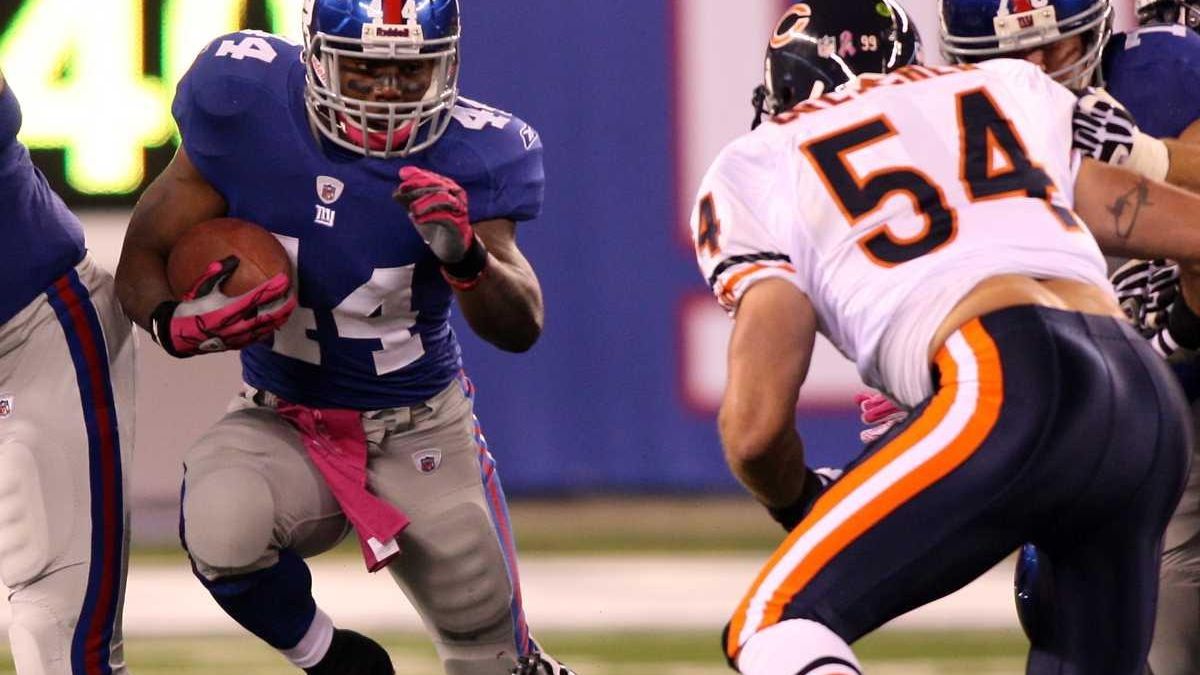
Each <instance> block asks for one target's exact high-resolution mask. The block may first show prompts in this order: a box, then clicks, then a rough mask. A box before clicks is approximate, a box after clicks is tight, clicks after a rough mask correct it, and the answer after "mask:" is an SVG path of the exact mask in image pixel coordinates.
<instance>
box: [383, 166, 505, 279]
mask: <svg viewBox="0 0 1200 675" xmlns="http://www.w3.org/2000/svg"><path fill="white" fill-rule="evenodd" d="M392 199H395V200H396V201H397V202H400V203H401V204H403V205H404V207H405V208H406V209H408V217H409V218H410V219H411V220H412V223H413V226H414V227H416V228H417V232H419V233H420V234H421V238H422V239H424V240H425V243H426V244H428V245H429V248H430V249H431V250H432V251H433V254H434V255H435V256H437V258H438V260H440V261H441V262H442V276H443V277H445V278H446V281H448V282H449V283H450V285H451V286H454V287H455V288H457V289H459V290H468V289H470V288H474V287H475V285H476V284H477V283H478V282H479V277H480V275H482V274H483V270H484V268H485V267H487V262H488V252H487V249H486V248H484V246H483V242H482V241H480V240H479V238H478V237H476V236H475V228H473V227H471V221H470V214H469V211H468V210H467V192H466V190H464V189H463V188H462V186H461V185H459V184H458V183H455V182H454V181H453V180H450V179H449V178H446V177H445V176H441V175H438V174H436V173H433V172H432V171H426V170H424V169H418V168H417V167H415V166H406V167H404V168H402V169H400V187H398V188H396V191H395V192H393V193H392Z"/></svg>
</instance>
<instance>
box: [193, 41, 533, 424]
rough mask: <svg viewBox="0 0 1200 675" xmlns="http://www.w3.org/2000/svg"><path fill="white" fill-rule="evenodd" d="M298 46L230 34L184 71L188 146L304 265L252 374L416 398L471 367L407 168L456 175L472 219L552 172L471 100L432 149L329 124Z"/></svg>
mask: <svg viewBox="0 0 1200 675" xmlns="http://www.w3.org/2000/svg"><path fill="white" fill-rule="evenodd" d="M300 52H301V50H300V47H299V46H298V45H296V44H293V43H290V42H288V41H285V40H283V39H282V38H278V37H274V36H270V35H267V34H264V33H258V32H253V31H246V32H241V33H234V34H232V35H227V36H224V37H221V38H217V39H216V40H215V41H214V42H213V43H212V44H210V45H209V46H208V47H207V48H206V49H205V50H204V51H203V52H201V54H200V56H199V57H197V59H196V62H195V63H194V64H193V65H192V67H191V69H190V70H189V71H188V73H187V74H186V75H185V76H184V78H183V79H182V80H181V81H180V83H179V88H178V90H177V92H176V95H175V103H174V106H173V112H174V115H175V119H176V120H177V122H178V124H179V132H180V135H181V136H182V138H183V146H184V148H185V149H186V151H187V153H188V156H189V157H190V159H191V160H192V163H193V164H195V166H196V168H197V169H198V170H199V171H200V173H201V174H202V175H203V176H204V177H205V179H207V180H208V182H209V183H211V184H212V186H213V187H214V188H215V189H216V190H217V191H218V192H219V193H220V194H221V195H222V196H223V197H224V198H225V201H226V203H227V204H228V205H229V215H230V216H234V217H238V218H244V219H246V220H249V221H252V222H254V223H258V224H259V225H262V226H263V227H265V228H267V229H268V230H270V231H271V232H272V233H274V234H275V236H276V237H278V238H279V240H280V241H281V242H282V243H283V244H284V247H285V248H286V249H287V250H288V252H289V253H290V254H291V255H292V257H293V262H294V264H295V266H296V281H297V284H298V291H299V301H300V306H299V307H298V308H297V309H296V311H295V313H294V314H293V315H292V317H291V319H290V320H289V321H288V323H287V324H286V325H285V326H284V327H283V328H282V329H280V330H279V331H278V332H277V333H276V334H275V336H274V340H273V342H270V343H259V344H255V345H253V346H251V347H248V348H246V349H244V350H243V351H242V370H243V376H244V377H245V379H246V381H247V382H248V383H249V384H251V385H253V386H255V387H259V388H262V389H266V390H269V391H271V392H274V393H275V394H278V395H279V396H281V397H283V398H284V399H286V400H290V401H293V402H297V403H302V404H306V405H311V406H320V407H337V408H351V409H356V410H371V409H378V408H386V407H393V406H403V405H411V404H414V403H417V402H420V401H424V400H426V399H428V398H430V397H431V396H433V395H434V394H436V393H438V392H439V391H441V390H442V389H443V388H445V387H446V386H447V385H448V384H449V383H450V382H451V380H452V379H453V378H454V377H455V375H456V374H457V372H458V371H459V369H460V368H461V361H460V357H459V347H458V341H457V340H456V338H455V336H454V332H453V330H451V328H450V325H449V322H448V319H449V316H450V301H451V299H452V298H453V292H452V291H451V289H450V287H449V286H448V285H447V284H446V282H445V280H444V279H443V278H442V276H441V273H440V264H439V262H438V260H437V259H436V258H435V257H434V255H433V253H432V251H430V249H429V247H428V246H427V245H426V244H425V242H423V241H422V240H421V237H420V236H419V235H418V233H417V231H416V229H415V228H414V227H413V225H412V223H411V222H410V221H409V219H408V213H407V211H406V210H405V209H404V207H403V206H401V205H399V204H397V203H396V202H395V201H393V200H392V197H391V195H392V192H393V191H394V190H395V189H396V187H397V185H398V184H399V177H398V174H399V171H400V168H401V167H404V166H408V165H412V166H418V167H421V168H424V169H428V170H430V171H434V172H436V173H439V174H442V175H444V176H447V177H449V178H452V179H453V180H455V181H456V182H458V184H459V185H462V186H463V188H464V189H465V190H466V191H467V196H468V204H469V208H470V218H471V221H472V222H479V221H484V220H489V219H496V218H503V219H509V220H514V221H520V220H528V219H531V218H534V217H536V216H537V215H538V214H539V213H540V211H541V206H542V194H543V186H544V175H543V171H542V146H541V142H540V140H539V138H538V135H537V133H536V132H535V131H534V130H533V129H532V128H531V127H530V126H529V125H527V124H525V123H524V122H522V121H521V120H519V119H517V118H515V117H513V116H511V115H509V114H507V113H504V112H501V111H499V110H495V109H493V108H489V107H487V106H484V105H481V104H478V103H474V102H471V101H468V100H465V99H460V100H459V103H458V105H457V106H456V108H455V110H454V118H453V121H452V122H451V123H450V126H449V127H448V128H447V130H446V132H445V134H444V135H443V136H442V137H441V139H439V140H438V142H437V143H436V144H434V145H433V146H432V147H431V148H429V149H428V150H425V151H423V152H421V153H418V154H415V155H411V156H409V157H405V158H396V159H386V160H385V159H375V158H366V157H363V156H361V155H356V154H352V153H349V152H347V151H345V150H342V149H340V148H337V147H335V146H334V145H333V144H331V143H329V142H327V141H324V140H321V139H319V138H318V137H317V136H316V135H314V132H313V131H312V130H311V128H310V126H309V121H308V117H307V114H306V111H305V105H304V66H303V64H302V62H301V56H300Z"/></svg>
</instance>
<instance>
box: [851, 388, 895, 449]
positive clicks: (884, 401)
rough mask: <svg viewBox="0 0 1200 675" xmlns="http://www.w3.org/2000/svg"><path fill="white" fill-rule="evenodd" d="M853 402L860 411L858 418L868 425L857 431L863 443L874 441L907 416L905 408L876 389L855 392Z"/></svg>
mask: <svg viewBox="0 0 1200 675" xmlns="http://www.w3.org/2000/svg"><path fill="white" fill-rule="evenodd" d="M854 402H855V403H857V404H858V409H859V412H860V413H861V416H860V417H859V419H861V420H862V423H863V424H865V425H867V427H868V428H867V429H863V430H862V431H860V432H858V437H859V438H860V439H861V440H862V442H863V443H874V442H875V441H877V440H879V438H881V437H882V436H883V435H884V434H886V433H887V432H889V431H891V429H892V427H894V426H896V425H897V424H899V423H900V422H902V421H904V420H905V419H906V418H907V417H908V411H907V410H905V409H903V408H901V407H900V406H899V404H897V403H896V402H895V401H893V400H892V399H890V398H888V397H887V396H884V395H883V394H881V393H879V392H877V391H876V392H862V393H860V394H855V395H854Z"/></svg>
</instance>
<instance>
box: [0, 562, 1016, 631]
mask: <svg viewBox="0 0 1200 675" xmlns="http://www.w3.org/2000/svg"><path fill="white" fill-rule="evenodd" d="M763 561H764V557H763V556H761V555H738V554H690V555H675V556H672V555H662V554H642V555H619V554H614V555H526V556H524V557H523V558H522V560H521V569H520V573H521V586H522V593H523V600H524V604H525V609H526V616H527V617H528V618H529V622H530V625H531V626H533V628H534V629H535V630H543V631H585V630H586V631H619V630H719V629H720V627H721V626H722V625H724V624H725V622H726V621H727V620H728V618H729V615H730V613H731V612H732V610H733V608H734V607H735V606H736V604H737V602H738V601H739V600H740V599H741V594H742V593H743V592H744V591H745V590H746V589H747V588H748V587H749V585H750V583H751V582H752V581H753V579H754V576H755V575H756V574H757V572H758V570H759V567H760V566H761V564H762V563H763ZM310 565H311V567H312V573H313V588H314V595H315V596H316V599H317V603H318V604H319V605H320V606H321V607H322V608H323V609H324V610H325V611H326V612H327V613H328V614H329V615H330V616H332V617H333V619H334V621H335V622H337V623H338V624H339V625H343V626H347V627H353V628H359V629H363V630H379V631H392V632H410V631H411V632H415V631H420V630H421V624H420V619H419V618H418V616H417V615H416V613H415V612H414V611H413V610H412V609H411V608H410V607H409V605H408V602H407V600H406V599H405V597H404V595H403V594H402V593H401V592H400V590H399V589H398V588H397V587H396V586H395V585H394V584H393V582H392V580H391V578H390V577H389V576H388V575H387V573H385V572H384V573H378V574H368V573H367V571H366V569H365V568H364V566H363V564H362V561H361V560H360V559H358V558H356V557H351V556H347V555H335V556H326V557H325V558H318V559H315V560H313V561H310ZM4 597H5V599H4V600H3V602H0V630H4V631H7V628H8V624H9V619H10V611H9V605H8V601H7V593H4ZM890 625H891V626H893V627H895V628H906V629H921V630H991V629H1012V628H1015V627H1016V626H1017V621H1016V614H1015V612H1014V610H1013V603H1012V561H1011V559H1010V560H1007V561H1005V562H1003V563H1001V564H1000V565H999V566H997V567H996V568H995V569H993V570H992V571H990V572H988V573H987V574H985V575H984V576H982V577H980V578H979V579H977V580H976V581H975V582H974V583H972V584H970V585H968V586H967V587H966V588H963V589H962V590H960V591H958V592H957V593H955V594H953V595H951V596H949V597H946V598H943V599H942V600H940V601H938V602H936V603H933V604H931V605H929V606H926V607H923V608H921V609H918V610H916V611H914V612H912V613H910V614H908V615H906V616H904V617H901V618H900V619H897V620H896V621H895V622H893V623H892V624H890ZM240 631H241V628H240V627H238V626H237V625H236V624H235V623H234V622H233V621H232V620H231V619H229V618H228V617H227V616H225V614H224V613H223V612H222V611H221V610H220V608H218V607H217V605H216V603H215V602H213V600H212V599H211V598H210V597H209V596H208V594H207V592H205V590H204V589H203V587H202V586H201V585H200V583H199V582H198V581H197V580H196V579H195V578H194V577H193V576H192V574H191V571H190V570H189V569H188V568H187V567H186V566H185V565H166V564H162V563H159V562H152V563H149V564H145V563H143V564H139V561H138V559H137V558H135V559H134V561H133V564H132V566H131V569H130V574H129V583H128V588H127V590H126V598H125V633H126V635H128V636H131V637H135V636H174V635H221V634H239V633H240Z"/></svg>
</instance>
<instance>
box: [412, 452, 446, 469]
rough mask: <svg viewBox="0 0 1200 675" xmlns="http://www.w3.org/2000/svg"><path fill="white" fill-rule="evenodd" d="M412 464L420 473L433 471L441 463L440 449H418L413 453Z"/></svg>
mask: <svg viewBox="0 0 1200 675" xmlns="http://www.w3.org/2000/svg"><path fill="white" fill-rule="evenodd" d="M413 464H416V465H417V471H420V472H421V473H433V472H434V471H437V470H438V467H439V466H441V465H442V451H441V450H438V449H437V448H430V449H428V450H418V451H417V452H416V453H414V454H413Z"/></svg>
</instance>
